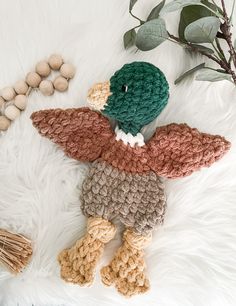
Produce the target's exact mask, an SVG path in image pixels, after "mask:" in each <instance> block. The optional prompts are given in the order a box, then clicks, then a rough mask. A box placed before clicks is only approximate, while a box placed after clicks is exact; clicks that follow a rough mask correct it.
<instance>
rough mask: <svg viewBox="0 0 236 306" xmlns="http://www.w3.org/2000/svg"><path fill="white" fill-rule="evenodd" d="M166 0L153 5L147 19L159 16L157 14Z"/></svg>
mask: <svg viewBox="0 0 236 306" xmlns="http://www.w3.org/2000/svg"><path fill="white" fill-rule="evenodd" d="M165 2H166V0H163V1H161V2H160V3H159V4H158V5H157V6H155V7H154V8H153V9H152V10H151V13H150V14H149V15H148V18H147V21H149V20H152V19H156V18H158V17H159V14H160V12H161V10H162V9H163V7H164V5H165Z"/></svg>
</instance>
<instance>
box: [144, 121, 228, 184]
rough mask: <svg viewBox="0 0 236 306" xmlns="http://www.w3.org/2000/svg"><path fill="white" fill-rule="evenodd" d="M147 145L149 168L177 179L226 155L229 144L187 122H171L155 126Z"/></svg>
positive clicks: (161, 174) (222, 138) (221, 138)
mask: <svg viewBox="0 0 236 306" xmlns="http://www.w3.org/2000/svg"><path fill="white" fill-rule="evenodd" d="M147 146H148V149H147V150H148V153H149V156H150V160H149V166H150V168H151V169H152V170H153V171H155V172H156V173H157V174H158V175H160V176H163V177H166V178H177V177H183V176H187V175H190V174H191V173H192V172H194V171H196V170H198V169H200V168H201V167H209V166H210V165H211V164H213V163H214V162H215V161H217V160H218V159H220V158H221V157H223V156H224V155H225V153H226V152H227V151H228V150H229V148H230V143H229V142H228V141H227V140H226V139H225V138H224V137H221V136H218V135H217V136H215V135H209V134H205V133H201V132H199V131H198V130H197V129H193V128H191V127H189V126H188V125H187V124H175V123H173V124H169V125H167V126H163V127H160V128H157V130H156V133H155V134H154V136H153V137H152V138H151V139H150V141H149V142H148V144H147Z"/></svg>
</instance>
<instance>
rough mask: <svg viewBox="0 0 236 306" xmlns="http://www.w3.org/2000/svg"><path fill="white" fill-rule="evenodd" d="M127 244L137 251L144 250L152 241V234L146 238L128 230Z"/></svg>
mask: <svg viewBox="0 0 236 306" xmlns="http://www.w3.org/2000/svg"><path fill="white" fill-rule="evenodd" d="M124 240H125V242H126V243H127V244H128V245H129V246H131V247H132V248H134V249H136V250H142V249H144V248H145V247H146V246H148V245H149V244H150V242H151V240H152V234H151V232H150V233H148V234H147V235H145V236H142V235H140V234H137V233H135V232H134V231H132V230H130V229H127V230H126V231H125V232H124Z"/></svg>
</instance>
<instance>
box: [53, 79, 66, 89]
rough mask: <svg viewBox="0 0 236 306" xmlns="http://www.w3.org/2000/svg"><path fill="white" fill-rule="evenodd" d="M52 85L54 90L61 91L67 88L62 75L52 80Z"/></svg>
mask: <svg viewBox="0 0 236 306" xmlns="http://www.w3.org/2000/svg"><path fill="white" fill-rule="evenodd" d="M53 85H54V87H55V89H56V90H58V91H61V92H62V91H66V90H67V88H68V86H69V83H68V81H67V80H66V79H65V78H63V77H62V76H59V77H57V78H56V79H55V80H54V82H53Z"/></svg>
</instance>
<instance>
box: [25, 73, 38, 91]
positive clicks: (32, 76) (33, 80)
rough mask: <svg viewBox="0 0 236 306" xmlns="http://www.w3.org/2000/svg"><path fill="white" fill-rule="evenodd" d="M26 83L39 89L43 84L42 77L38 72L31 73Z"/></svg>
mask: <svg viewBox="0 0 236 306" xmlns="http://www.w3.org/2000/svg"><path fill="white" fill-rule="evenodd" d="M26 82H27V84H28V85H29V86H30V87H33V88H35V87H38V86H39V83H40V82H41V77H40V75H39V74H38V73H36V72H29V73H28V74H27V76H26Z"/></svg>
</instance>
